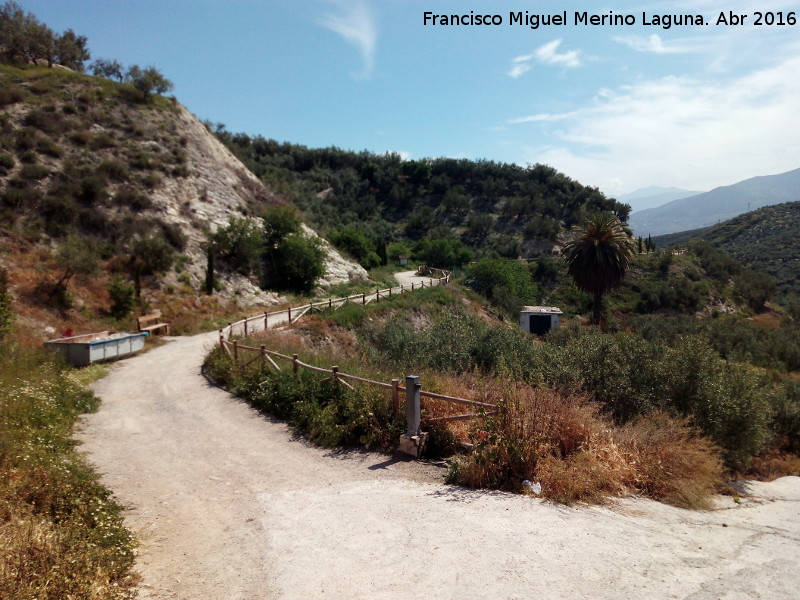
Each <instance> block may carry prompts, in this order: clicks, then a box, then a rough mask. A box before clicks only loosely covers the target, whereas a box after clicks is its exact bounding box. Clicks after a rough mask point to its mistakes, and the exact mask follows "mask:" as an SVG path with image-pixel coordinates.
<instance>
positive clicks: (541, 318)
mask: <svg viewBox="0 0 800 600" xmlns="http://www.w3.org/2000/svg"><path fill="white" fill-rule="evenodd" d="M530 329H531V333H535V334H537V335H543V334H545V333H547V332H548V331H550V315H531V321H530Z"/></svg>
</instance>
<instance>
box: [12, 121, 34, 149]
mask: <svg viewBox="0 0 800 600" xmlns="http://www.w3.org/2000/svg"><path fill="white" fill-rule="evenodd" d="M15 137H16V143H15V146H16V149H17V152H27V151H29V150H33V149H34V148H36V142H37V141H38V139H39V134H38V133H37V132H36V130H35V129H33V128H32V127H23V128H22V129H19V130H18V131H17V132H16V135H15Z"/></svg>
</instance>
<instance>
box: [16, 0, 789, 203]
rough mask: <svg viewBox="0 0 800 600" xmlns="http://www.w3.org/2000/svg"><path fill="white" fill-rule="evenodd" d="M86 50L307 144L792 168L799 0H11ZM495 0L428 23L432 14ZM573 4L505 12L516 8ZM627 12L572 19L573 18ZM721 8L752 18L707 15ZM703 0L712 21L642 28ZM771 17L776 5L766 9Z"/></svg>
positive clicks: (557, 162) (576, 170)
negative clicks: (615, 19) (759, 15)
mask: <svg viewBox="0 0 800 600" xmlns="http://www.w3.org/2000/svg"><path fill="white" fill-rule="evenodd" d="M19 2H20V4H21V5H22V6H23V7H24V8H25V9H26V10H29V11H31V12H33V13H34V14H36V15H37V16H38V17H39V18H40V19H41V20H42V21H44V22H45V23H47V24H48V25H50V26H51V27H52V28H53V29H55V30H57V31H63V30H64V29H67V28H72V29H74V30H75V31H76V32H77V33H79V34H83V35H86V36H88V38H89V47H90V49H91V51H92V57H93V58H98V57H104V58H116V59H117V60H119V61H120V62H122V63H123V65H125V66H127V65H130V64H134V63H136V64H139V65H141V66H146V65H155V66H157V67H158V68H159V69H160V70H161V71H162V72H163V73H164V74H165V75H166V76H167V77H168V78H169V79H171V80H172V81H173V82H174V84H175V88H174V90H173V91H174V94H175V95H176V96H177V97H178V99H179V100H180V101H181V102H182V103H183V104H185V105H186V106H187V107H188V108H189V110H191V111H192V112H193V113H194V114H196V115H197V116H198V117H200V118H201V119H209V120H211V121H212V122H221V123H224V124H225V125H226V126H227V129H228V130H229V131H235V132H239V131H241V132H245V133H248V134H252V135H256V134H260V135H263V136H264V137H267V138H274V139H277V140H279V141H289V142H293V143H299V144H305V145H308V146H311V147H321V146H330V145H335V146H338V147H340V148H345V149H350V150H356V151H360V150H370V151H373V152H379V153H382V152H386V151H393V152H399V153H401V154H402V155H404V156H407V157H410V158H415V159H418V158H425V157H439V156H449V157H466V158H471V159H480V158H485V159H489V160H496V161H503V162H514V163H517V164H520V165H527V164H530V163H537V162H539V163H545V164H549V165H552V166H553V167H555V168H557V169H559V170H560V171H562V172H564V173H566V174H567V175H569V176H570V177H573V178H575V179H577V180H578V181H580V182H581V183H584V184H588V185H594V186H597V187H599V188H600V189H601V190H603V191H604V192H606V193H607V194H609V195H612V196H613V195H616V194H621V193H626V192H630V191H633V190H635V189H637V188H641V187H645V186H649V185H659V186H678V187H683V188H687V189H696V190H707V189H711V188H713V187H716V186H719V185H729V184H732V183H735V182H737V181H740V180H742V179H746V178H749V177H753V176H756V175H769V174H775V173H780V172H784V171H788V170H791V169H795V168H797V167H800V118H799V117H798V115H800V25H794V26H791V25H784V26H778V25H772V26H766V25H763V26H760V27H759V26H755V25H754V23H753V21H754V12H755V11H756V10H760V11H765V10H769V11H772V12H773V13H777V12H778V11H781V12H782V13H783V16H784V21H786V20H787V15H788V13H789V12H791V11H793V10H800V3H798V2H796V1H789V2H787V1H785V0H771V2H769V3H764V2H758V3H756V2H747V1H742V0H727V1H724V2H721V1H717V0H699V1H698V0H695V1H691V2H689V1H678V0H673V1H662V2H646V1H645V2H629V1H616V2H608V3H601V2H597V1H596V0H595V1H589V0H568V1H563V0H562V1H560V2H542V1H539V2H530V1H529V0H512V1H501V0H496V1H491V2H490V1H487V0H484V1H482V2H477V1H476V2H466V1H458V2H454V1H448V0H424V1H418V0H341V1H339V0H297V1H287V0H283V1H277V0H263V1H256V0H247V1H238V0H236V1H234V0H230V1H227V2H223V1H221V0H220V1H212V0H191V1H187V0H158V1H154V0H136V1H134V0H63V1H62V0H19ZM426 11H430V12H432V13H435V14H447V15H449V14H454V13H455V14H460V15H463V14H468V13H470V11H474V12H475V13H476V14H486V13H488V14H497V15H500V16H502V18H503V24H502V25H499V26H440V25H437V26H432V25H427V26H426V25H424V24H423V13H425V12H426ZM518 11H522V12H523V13H524V12H525V11H528V12H529V13H536V14H559V15H560V14H562V13H563V11H566V12H567V20H568V23H567V25H563V26H562V25H551V26H547V27H544V26H543V27H540V28H539V29H536V30H534V29H531V28H530V27H527V26H520V25H510V24H509V12H518ZM584 11H587V12H589V13H591V14H598V15H603V14H609V11H612V14H615V15H632V16H633V17H634V18H635V20H636V24H635V25H622V26H601V25H598V26H576V25H574V23H573V19H574V13H576V12H584ZM720 12H724V13H725V14H726V15H727V14H728V13H729V12H733V13H735V14H740V15H741V14H747V15H748V18H747V20H746V21H745V24H744V25H740V26H732V25H727V26H726V25H715V22H716V20H717V17H718V15H719V13H720ZM643 13H645V14H646V15H647V16H648V21H650V22H652V21H653V20H654V18H653V15H682V14H691V15H702V16H703V17H704V18H705V19H706V21H708V22H710V24H708V25H704V26H697V25H695V26H673V27H671V28H669V29H665V28H663V27H660V26H657V25H644V24H643V17H642V15H643ZM776 16H777V15H776Z"/></svg>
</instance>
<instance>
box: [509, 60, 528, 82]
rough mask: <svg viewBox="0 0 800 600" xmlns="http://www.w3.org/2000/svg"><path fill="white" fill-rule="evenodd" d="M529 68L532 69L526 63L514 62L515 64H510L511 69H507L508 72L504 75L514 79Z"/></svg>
mask: <svg viewBox="0 0 800 600" xmlns="http://www.w3.org/2000/svg"><path fill="white" fill-rule="evenodd" d="M531 69H532V67H531V66H530V65H526V64H523V63H518V64H515V65H512V66H511V69H510V70H509V72H508V73H506V75H508V76H509V77H513V78H514V79H516V78H517V77H519V76H520V75H523V74H524V73H527V72H528V71H530V70H531Z"/></svg>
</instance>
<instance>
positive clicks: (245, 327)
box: [223, 267, 450, 339]
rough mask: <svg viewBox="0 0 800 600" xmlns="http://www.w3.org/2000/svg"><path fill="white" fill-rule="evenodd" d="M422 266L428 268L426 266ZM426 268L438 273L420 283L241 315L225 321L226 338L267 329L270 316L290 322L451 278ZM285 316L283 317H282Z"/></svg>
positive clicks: (438, 270)
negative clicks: (434, 276) (314, 313)
mask: <svg viewBox="0 0 800 600" xmlns="http://www.w3.org/2000/svg"><path fill="white" fill-rule="evenodd" d="M421 268H422V267H421ZM425 268H426V269H429V268H428V267H425ZM429 271H431V274H434V272H435V274H436V275H437V277H436V278H429V279H428V281H425V280H423V281H420V282H419V283H414V282H412V283H411V285H410V286H407V285H399V286H395V287H390V288H386V289H383V290H381V289H376V290H375V292H374V293H371V294H366V293H363V294H354V295H352V296H345V297H343V298H328V299H327V300H322V301H320V302H309V303H308V304H303V305H302V306H294V307H292V306H290V307H288V308H283V309H281V310H274V311H272V312H265V313H262V314H258V315H254V316H252V317H245V318H244V319H240V320H239V321H236V322H234V323H228V325H226V326H225V327H224V328H223V329H227V335H228V339H231V338H232V337H233V336H234V335H235V334H236V333H239V334H241V335H243V336H244V337H247V336H248V335H249V334H250V333H253V332H255V331H263V330H266V329H269V327H270V319H272V323H279V322H285V321H288V323H289V324H290V325H291V324H292V323H294V322H295V321H297V320H298V319H300V318H301V317H303V316H304V315H305V314H307V313H313V312H314V310H315V309H316V310H317V311H320V310H325V309H333V308H341V307H342V306H344V305H345V304H347V303H348V302H353V303H356V304H358V303H361V305H362V306H366V305H367V304H369V303H370V302H373V301H374V302H379V301H380V300H381V299H383V298H392V297H393V295H398V294H404V293H407V292H413V291H416V290H421V289H424V288H429V287H433V286H434V285H445V284H447V283H449V282H450V272H449V271H445V270H444V269H429ZM284 316H285V318H281V317H284Z"/></svg>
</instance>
